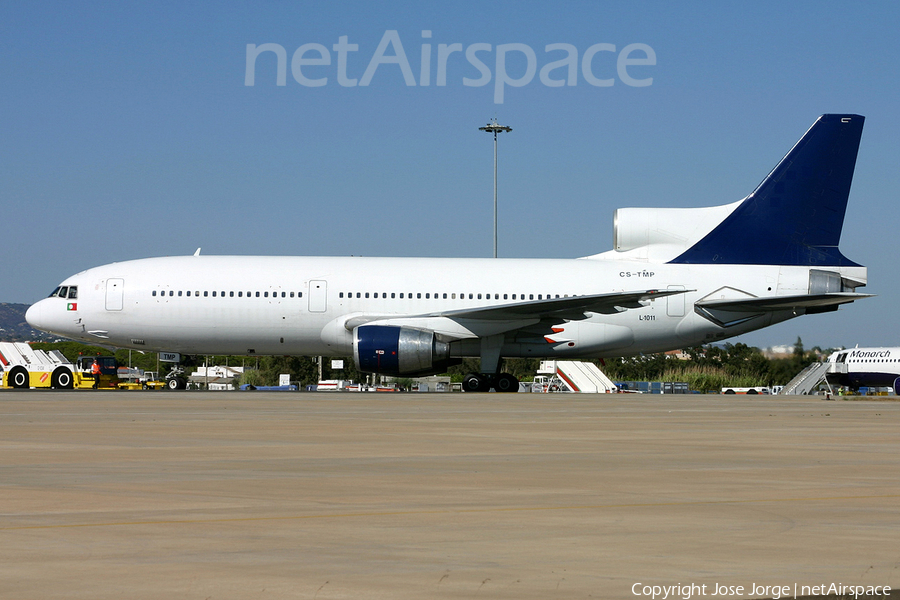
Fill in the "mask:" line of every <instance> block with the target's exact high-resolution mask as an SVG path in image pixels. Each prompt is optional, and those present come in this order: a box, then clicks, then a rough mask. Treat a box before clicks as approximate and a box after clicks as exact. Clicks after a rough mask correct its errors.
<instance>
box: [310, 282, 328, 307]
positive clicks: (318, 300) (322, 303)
mask: <svg viewBox="0 0 900 600" xmlns="http://www.w3.org/2000/svg"><path fill="white" fill-rule="evenodd" d="M327 291H328V283H327V282H325V281H322V280H313V281H310V282H309V312H314V313H323V312H325V309H326V308H327V307H328V304H327V299H326V294H327Z"/></svg>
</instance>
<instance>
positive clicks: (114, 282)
mask: <svg viewBox="0 0 900 600" xmlns="http://www.w3.org/2000/svg"><path fill="white" fill-rule="evenodd" d="M124 304H125V280H124V279H107V280H106V310H122V307H123V306H124Z"/></svg>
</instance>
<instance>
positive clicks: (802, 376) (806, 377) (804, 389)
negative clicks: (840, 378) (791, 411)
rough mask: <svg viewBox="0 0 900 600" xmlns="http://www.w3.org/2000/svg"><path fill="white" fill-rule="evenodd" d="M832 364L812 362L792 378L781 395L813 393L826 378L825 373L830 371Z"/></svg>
mask: <svg viewBox="0 0 900 600" xmlns="http://www.w3.org/2000/svg"><path fill="white" fill-rule="evenodd" d="M830 365H831V363H827V362H814V363H812V364H811V365H809V366H808V367H806V368H805V369H803V370H802V371H800V373H798V374H797V376H796V377H794V378H793V379H791V380H790V381H789V382H788V384H787V385H786V386H784V387H783V388H782V390H781V391H780V392H778V394H779V395H781V396H803V395H806V394H810V393H812V391H813V389H815V387H816V386H817V385H819V384H820V383H821V382H822V380H823V379H825V374H826V373H827V372H828V367H829V366H830Z"/></svg>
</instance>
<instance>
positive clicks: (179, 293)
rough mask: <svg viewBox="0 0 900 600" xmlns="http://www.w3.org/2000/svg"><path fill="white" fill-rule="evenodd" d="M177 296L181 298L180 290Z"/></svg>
mask: <svg viewBox="0 0 900 600" xmlns="http://www.w3.org/2000/svg"><path fill="white" fill-rule="evenodd" d="M178 297H179V298H181V290H178Z"/></svg>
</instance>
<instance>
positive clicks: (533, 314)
mask: <svg viewBox="0 0 900 600" xmlns="http://www.w3.org/2000/svg"><path fill="white" fill-rule="evenodd" d="M689 291H692V290H642V291H637V292H613V293H611V294H592V295H589V296H570V297H568V298H548V299H547V300H531V301H529V302H520V303H516V304H501V305H500V306H489V307H481V308H463V309H457V310H448V311H443V312H440V313H436V314H435V315H434V316H438V317H447V318H450V319H476V320H489V321H508V320H518V319H544V318H561V319H584V318H585V316H584V313H588V312H592V313H601V314H604V315H611V314H615V313H618V312H622V311H624V310H627V309H629V308H641V307H642V306H644V305H645V303H646V302H648V301H649V300H653V299H654V298H664V297H665V296H671V295H673V294H684V293H685V292H689Z"/></svg>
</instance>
